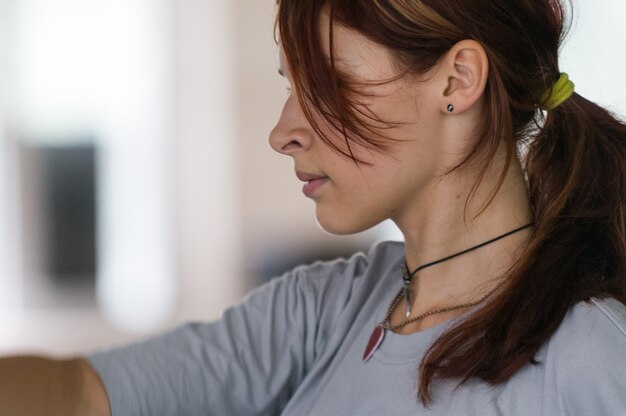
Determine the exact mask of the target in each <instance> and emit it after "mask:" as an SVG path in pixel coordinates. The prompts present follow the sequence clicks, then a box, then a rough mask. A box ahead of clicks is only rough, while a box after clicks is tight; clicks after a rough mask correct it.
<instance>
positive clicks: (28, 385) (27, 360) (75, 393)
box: [0, 356, 111, 416]
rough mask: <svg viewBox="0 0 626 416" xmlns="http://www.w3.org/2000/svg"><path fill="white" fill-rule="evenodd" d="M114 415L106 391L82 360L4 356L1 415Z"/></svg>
mask: <svg viewBox="0 0 626 416" xmlns="http://www.w3.org/2000/svg"><path fill="white" fill-rule="evenodd" d="M43 414H45V415H49V416H56V415H59V416H61V415H63V416H74V415H76V416H79V415H80V416H110V415H111V408H110V406H109V400H108V398H107V394H106V391H105V389H104V387H103V385H102V383H101V382H100V379H99V378H98V376H97V375H96V373H95V371H94V370H93V369H92V367H91V366H90V365H89V364H88V363H87V362H86V361H84V360H82V359H70V360H53V359H48V358H43V357H27V356H25V357H7V358H0V415H12V416H22V415H24V416H26V415H29V416H31V415H43Z"/></svg>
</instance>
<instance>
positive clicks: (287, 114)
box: [269, 23, 450, 234]
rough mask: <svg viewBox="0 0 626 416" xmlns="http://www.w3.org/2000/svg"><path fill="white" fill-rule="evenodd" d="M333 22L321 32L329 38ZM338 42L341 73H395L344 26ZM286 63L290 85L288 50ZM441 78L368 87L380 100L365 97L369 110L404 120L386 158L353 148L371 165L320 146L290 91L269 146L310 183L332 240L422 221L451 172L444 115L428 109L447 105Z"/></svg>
mask: <svg viewBox="0 0 626 416" xmlns="http://www.w3.org/2000/svg"><path fill="white" fill-rule="evenodd" d="M327 24H328V23H326V28H324V27H322V33H328V30H327ZM334 36H335V59H336V65H337V67H338V69H339V70H341V71H344V72H346V73H349V74H350V75H351V76H353V77H356V78H357V79H359V80H363V81H381V80H386V79H390V78H392V77H393V76H394V75H397V73H398V69H397V67H396V66H394V64H393V60H392V58H391V56H390V53H389V52H388V50H387V49H386V48H384V47H382V46H380V45H377V44H375V43H373V42H371V41H369V40H368V39H367V38H365V37H364V36H362V35H361V34H359V33H357V32H354V31H352V30H348V29H345V28H342V27H336V28H335V35H334ZM325 43H327V42H325ZM280 61H281V68H280V71H281V73H282V74H283V75H284V76H285V77H286V78H287V79H288V80H290V79H291V74H290V69H289V68H288V67H287V65H286V60H285V57H284V55H283V52H282V50H281V58H280ZM440 78H441V77H437V76H436V74H433V73H431V74H428V76H424V77H423V79H419V80H418V79H416V78H415V77H412V76H407V77H403V78H401V79H399V80H396V81H393V82H390V83H386V84H383V85H378V86H370V87H368V88H371V90H369V92H373V93H375V95H376V96H375V98H368V99H367V100H368V101H367V102H366V104H367V107H368V110H370V111H372V112H373V113H374V114H376V115H377V116H378V117H380V118H381V119H382V120H389V121H393V122H400V124H399V125H394V126H393V127H392V128H390V129H385V130H383V131H382V134H384V136H385V137H391V138H394V139H398V140H400V142H397V143H393V144H392V145H391V147H390V150H389V151H387V152H385V153H381V152H377V151H375V150H369V149H366V148H365V147H363V146H359V145H357V144H353V143H351V148H352V149H351V150H352V152H353V154H354V156H355V157H356V158H357V160H361V161H363V162H366V163H359V164H356V163H355V162H354V161H353V160H351V159H350V158H348V157H346V156H344V155H341V154H340V153H339V152H337V151H336V150H334V149H332V148H331V147H329V146H328V145H327V144H326V143H324V142H323V141H322V140H321V138H320V137H319V136H318V134H317V133H316V132H315V131H314V130H313V128H312V127H311V125H310V124H309V122H308V121H307V118H306V117H305V115H304V112H303V110H302V108H301V106H300V103H299V100H298V98H297V96H296V93H297V92H296V91H295V90H293V89H292V90H291V92H290V95H289V97H288V98H287V101H286V103H285V105H284V108H283V111H282V114H281V116H280V119H279V120H278V123H277V124H276V126H275V128H274V129H273V130H272V132H271V134H270V139H269V140H270V144H271V146H272V148H273V149H274V150H276V151H277V152H279V153H282V154H285V155H287V156H290V157H292V158H293V160H294V165H295V171H296V175H297V176H298V178H299V179H300V180H302V181H303V182H305V185H304V188H303V192H304V194H305V195H306V196H307V197H309V198H311V199H312V200H313V201H314V202H315V204H316V216H317V220H318V222H319V224H320V226H321V227H322V228H324V229H325V230H326V231H328V232H330V233H333V234H352V233H356V232H360V231H363V230H366V229H368V228H370V227H373V226H375V225H377V224H378V223H380V222H382V221H384V220H385V219H392V220H395V221H396V222H398V221H402V219H403V217H404V216H407V215H419V210H420V206H421V205H422V204H423V203H424V202H425V201H426V199H425V198H427V196H428V194H429V192H430V191H431V190H432V185H434V184H435V183H436V181H437V180H438V179H439V178H440V177H441V175H442V174H443V173H444V172H445V170H446V169H447V168H449V167H450V166H448V165H445V163H444V161H445V159H446V158H445V157H444V155H445V154H446V153H447V152H446V149H445V144H444V142H443V141H441V140H439V139H440V138H441V137H442V135H443V134H442V133H443V132H442V129H443V123H442V120H443V117H445V113H444V111H442V109H441V108H439V107H440V106H439V105H437V104H434V105H433V104H430V103H438V102H439V101H441V98H440V95H441V94H442V93H443V90H442V85H443V84H442V82H441V79H440ZM292 87H294V86H292ZM444 89H445V88H444ZM438 95H439V97H437V96H438ZM436 98H438V99H436ZM319 126H320V127H321V129H322V131H323V132H324V134H325V135H326V137H327V138H329V139H330V140H332V141H333V143H334V144H336V145H337V146H338V147H340V148H342V149H345V150H347V148H346V147H345V143H344V138H343V136H342V135H341V134H340V133H339V132H337V131H334V130H332V129H330V128H329V127H327V125H326V123H324V122H320V123H319ZM444 165H445V166H444Z"/></svg>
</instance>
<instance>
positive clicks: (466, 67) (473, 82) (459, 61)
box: [443, 39, 489, 113]
mask: <svg viewBox="0 0 626 416" xmlns="http://www.w3.org/2000/svg"><path fill="white" fill-rule="evenodd" d="M443 64H444V66H445V67H444V68H443V69H444V71H445V73H446V75H447V83H446V88H445V90H444V93H443V99H444V102H445V103H444V106H443V108H444V109H445V108H447V106H448V105H449V104H453V105H454V109H455V110H454V112H455V113H460V112H463V111H465V110H467V109H469V108H471V107H472V106H473V105H474V104H475V103H476V102H478V101H479V100H480V98H481V97H482V96H483V93H484V92H485V88H486V86H487V78H488V76H489V59H488V58H487V53H486V52H485V49H484V48H483V47H482V45H481V44H480V43H478V42H476V41H474V40H469V39H468V40H463V41H461V42H459V43H457V44H456V45H454V46H453V47H452V49H450V51H448V53H447V54H446V57H445V59H444V60H443Z"/></svg>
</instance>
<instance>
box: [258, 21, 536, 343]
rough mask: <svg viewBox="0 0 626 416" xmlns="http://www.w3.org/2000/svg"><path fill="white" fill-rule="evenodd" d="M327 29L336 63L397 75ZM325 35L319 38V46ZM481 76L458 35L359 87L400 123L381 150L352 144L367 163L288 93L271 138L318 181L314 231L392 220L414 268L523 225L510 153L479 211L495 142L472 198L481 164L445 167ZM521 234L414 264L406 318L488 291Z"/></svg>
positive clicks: (344, 34)
mask: <svg viewBox="0 0 626 416" xmlns="http://www.w3.org/2000/svg"><path fill="white" fill-rule="evenodd" d="M322 25H323V27H322V29H323V30H322V33H327V32H328V19H323V20H322ZM334 29H335V45H334V47H335V58H336V59H337V62H338V64H337V66H338V69H339V70H341V71H344V72H346V73H349V74H351V75H352V76H354V77H356V78H357V79H359V80H362V81H382V80H386V79H390V78H392V77H393V76H394V75H396V74H397V73H398V66H397V64H396V62H394V60H393V57H392V56H391V54H390V52H389V51H388V50H387V49H386V48H384V47H382V46H380V45H377V44H375V43H373V42H371V41H370V40H368V39H367V38H366V37H364V36H363V35H361V34H359V33H358V32H355V31H353V30H350V29H347V28H344V27H341V26H336V27H335V28H334ZM327 42H328V39H325V42H324V44H327ZM280 61H281V68H280V72H281V73H282V74H284V75H285V77H286V78H287V79H288V80H290V79H291V74H290V69H289V68H288V66H287V64H286V59H285V57H284V54H283V52H282V51H281V59H280ZM488 71H489V62H488V59H487V56H486V53H485V51H484V49H483V48H482V46H481V45H480V44H479V43H477V42H475V41H472V40H465V41H462V42H459V43H458V44H457V45H455V46H454V47H453V48H452V49H451V50H450V51H449V52H448V53H447V54H446V55H445V56H444V57H443V59H441V60H440V62H439V63H438V64H437V65H436V66H435V67H434V68H433V69H432V70H431V71H429V73H427V74H421V75H415V76H407V77H403V78H401V79H399V80H396V81H393V82H390V83H387V84H385V85H381V86H370V87H368V92H373V93H375V94H376V96H375V97H374V98H368V100H367V102H366V105H367V109H368V110H369V111H371V112H373V113H374V114H376V115H378V116H379V117H381V119H383V120H392V121H394V122H395V121H401V122H402V124H401V125H399V126H394V127H393V128H391V129H388V130H385V136H386V137H390V138H393V139H399V140H400V141H399V142H397V143H395V142H394V144H393V147H392V150H391V151H390V152H388V153H385V154H383V153H380V152H374V151H371V150H368V149H366V148H363V147H360V146H353V148H352V150H353V152H354V153H355V155H356V157H357V158H358V159H360V160H363V161H365V162H367V163H368V165H365V164H359V165H357V164H355V163H354V161H352V160H350V159H349V158H346V157H345V156H343V155H341V154H339V153H338V152H337V151H335V150H333V149H331V148H330V147H329V146H328V145H326V144H325V143H324V142H323V141H322V140H321V139H320V137H319V136H318V135H317V134H316V132H315V131H314V130H313V129H312V128H311V126H310V124H309V123H308V121H307V119H306V117H305V116H304V113H303V111H302V108H301V107H300V104H299V101H298V99H297V96H296V94H297V91H295V90H293V89H292V90H291V93H290V96H289V97H288V99H287V101H286V103H285V105H284V108H283V111H282V114H281V116H280V119H279V120H278V122H277V124H276V126H275V128H274V129H273V131H272V132H271V134H270V138H269V141H270V145H271V146H272V148H273V149H274V150H276V151H277V152H279V153H281V154H284V155H287V156H289V157H291V158H292V159H293V161H294V165H295V170H296V172H299V173H302V172H306V173H310V174H314V175H317V176H322V177H324V178H325V179H324V180H323V183H322V186H320V187H319V188H318V189H317V190H316V191H315V192H314V193H313V195H311V198H312V200H313V201H314V202H315V205H316V217H317V221H318V222H319V224H320V226H321V227H322V228H323V229H324V230H326V231H328V232H329V233H333V234H351V233H356V232H360V231H363V230H366V229H368V228H370V227H372V226H374V225H376V224H378V223H380V222H382V221H384V220H386V219H391V220H392V221H394V222H395V224H396V225H397V226H398V227H399V229H400V230H401V232H402V233H403V235H404V238H405V247H406V249H405V250H406V258H407V262H408V265H409V267H410V268H411V269H414V268H416V267H417V266H419V265H421V264H425V263H428V262H430V261H433V260H437V259H439V258H442V257H445V256H448V255H450V254H452V253H455V252H458V251H461V250H464V249H466V248H468V247H472V246H474V245H477V244H480V243H481V242H483V241H486V240H489V239H491V238H493V237H495V236H498V235H501V234H503V233H505V232H507V231H509V230H512V229H514V228H517V227H519V226H521V225H525V224H528V223H530V222H532V213H531V208H530V203H529V200H528V196H527V190H526V185H525V182H524V179H523V174H522V169H521V166H520V163H519V161H518V160H517V159H516V160H515V161H514V163H513V165H512V166H511V167H510V168H509V170H508V171H507V175H506V178H505V181H504V184H503V185H502V187H501V188H500V189H499V191H498V192H497V194H496V196H495V198H494V200H493V201H492V202H491V203H490V204H489V205H488V206H487V208H486V209H485V210H484V212H482V213H480V212H481V210H482V208H483V206H484V204H485V202H486V201H487V200H488V198H489V196H490V195H491V193H492V191H493V190H494V189H496V184H497V180H498V178H499V175H500V173H501V171H502V168H503V163H504V149H503V148H502V149H500V150H499V152H498V154H497V155H496V157H495V158H494V160H493V161H492V163H491V164H490V168H489V171H488V172H487V175H486V177H485V178H484V180H483V181H482V182H481V185H480V187H479V188H478V190H477V192H476V194H475V196H474V197H473V198H472V199H468V198H469V196H470V195H469V193H470V189H471V188H472V185H473V184H474V183H475V182H476V178H477V173H478V170H479V168H480V167H481V166H480V165H479V164H478V162H476V163H470V164H467V165H465V166H463V167H462V168H460V169H458V170H456V171H454V172H453V173H449V172H450V168H452V167H453V166H456V165H457V164H458V163H459V162H460V161H461V160H462V159H463V156H464V155H466V154H467V151H468V149H470V148H471V146H472V145H473V144H474V143H475V142H476V141H477V140H478V139H479V137H478V136H477V135H476V133H475V132H476V131H478V129H479V127H480V120H481V118H482V116H483V112H484V111H485V105H484V93H485V87H486V83H487V77H488ZM448 104H453V105H454V112H452V113H450V112H448V110H447V106H448ZM321 125H322V126H323V125H324V124H323V123H322V124H321ZM324 134H325V135H326V136H327V137H329V138H331V139H332V140H333V141H334V143H336V144H337V145H339V146H342V137H341V135H340V134H338V132H336V131H332V130H329V129H328V128H327V127H326V128H325V130H324ZM501 147H503V146H501ZM467 201H469V202H468V203H467V204H466V202H467ZM479 213H480V215H478V214H479ZM529 233H530V230H527V231H524V232H521V233H518V234H516V235H514V236H511V237H508V238H506V239H504V240H501V241H499V242H497V243H495V244H492V245H489V246H486V247H484V248H482V249H480V250H477V251H475V252H472V253H469V254H466V255H464V256H461V257H458V258H456V259H454V260H451V261H448V262H445V263H442V264H440V265H438V266H435V267H432V268H428V269H424V270H423V271H422V272H420V273H419V275H418V277H417V278H415V279H413V281H412V283H411V291H412V292H413V296H412V299H413V311H414V312H413V315H412V316H415V315H417V314H420V313H422V312H425V311H428V310H431V309H435V308H441V307H445V306H449V305H454V304H459V303H466V302H470V301H473V300H476V299H479V298H481V297H482V296H483V295H484V294H485V293H488V292H489V291H490V290H491V289H492V288H494V287H496V286H497V284H498V283H499V281H500V280H501V278H502V275H503V274H504V273H505V272H506V271H507V270H508V269H509V268H510V267H511V266H512V265H513V263H514V262H515V260H516V259H517V258H518V257H519V255H520V252H521V250H523V248H524V246H525V244H526V243H527V240H528V237H529ZM398 279H400V276H399V277H398ZM381 301H382V302H389V300H388V299H384V300H381ZM400 306H401V307H399V308H397V309H396V312H397V313H394V315H393V316H392V323H397V322H401V321H402V320H403V319H404V316H403V313H402V311H403V310H404V305H403V304H401V305H400ZM461 313H463V311H457V312H452V313H448V314H443V315H435V316H432V317H430V318H427V319H425V320H423V321H420V322H418V323H416V324H412V325H409V326H407V327H405V328H403V329H402V330H401V331H400V332H402V333H410V332H415V331H418V330H420V329H424V328H428V327H432V326H434V325H437V324H439V323H441V322H442V321H445V320H447V319H450V318H452V317H454V316H456V315H458V314H461Z"/></svg>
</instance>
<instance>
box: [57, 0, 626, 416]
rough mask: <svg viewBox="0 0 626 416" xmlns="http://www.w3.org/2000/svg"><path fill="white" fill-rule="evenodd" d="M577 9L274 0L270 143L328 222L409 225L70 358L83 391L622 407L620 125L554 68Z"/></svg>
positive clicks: (338, 228)
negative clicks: (277, 92) (218, 313)
mask: <svg viewBox="0 0 626 416" xmlns="http://www.w3.org/2000/svg"><path fill="white" fill-rule="evenodd" d="M563 14H564V13H563V9H562V5H561V4H560V3H559V2H558V1H557V0H537V1H533V2H529V1H522V0H506V1H504V0H502V1H478V0H476V1H462V2H461V1H452V0H437V1H435V0H412V1H406V0H389V1H385V2H380V1H375V0H374V1H370V2H343V1H338V0H337V1H332V0H328V1H314V0H308V1H304V0H279V1H278V18H277V29H278V30H277V34H278V41H279V46H280V50H281V68H280V72H281V73H282V74H283V75H284V76H285V77H286V78H287V79H288V80H289V82H290V84H291V91H290V95H289V97H288V99H287V102H286V104H285V107H284V110H283V113H282V115H281V117H280V120H279V121H278V123H277V125H276V127H275V129H274V130H273V131H272V133H271V137H270V144H271V146H272V147H273V148H274V149H275V150H276V151H278V152H280V153H283V154H285V155H288V156H289V157H292V158H293V160H294V163H295V169H296V175H297V176H298V177H299V178H300V179H301V180H302V181H304V182H306V183H305V185H304V188H303V191H304V193H305V195H306V196H307V197H310V198H311V199H313V201H314V202H315V204H316V215H317V220H318V222H319V224H320V225H321V226H322V227H323V228H324V229H325V230H327V231H329V232H331V233H335V234H348V233H354V232H359V231H362V230H365V229H367V228H369V227H372V226H373V225H375V224H378V223H379V222H381V221H383V220H385V219H392V220H393V221H394V222H395V223H396V224H397V225H398V227H399V228H400V230H401V231H402V232H403V234H404V237H405V243H404V244H400V243H382V244H379V245H376V246H375V247H373V248H372V249H371V251H370V252H369V253H368V254H367V255H362V254H357V255H355V256H354V257H352V258H350V259H348V260H337V261H335V262H330V263H316V264H313V265H311V266H303V267H299V268H297V269H295V270H294V271H292V272H290V273H287V274H286V275H285V276H283V277H281V278H279V279H276V280H274V281H272V282H271V283H270V284H268V285H266V286H264V287H262V288H260V289H258V290H257V291H255V292H254V293H252V294H251V295H250V296H249V297H248V298H247V299H246V300H245V301H244V302H243V303H242V304H241V305H239V306H236V307H234V308H232V309H230V310H228V311H226V312H225V313H224V316H223V317H222V318H221V319H220V320H219V321H218V322H215V323H211V324H203V325H188V326H185V327H182V328H179V329H178V330H176V331H174V332H173V333H170V334H168V335H165V336H163V337H160V338H157V339H154V340H151V341H147V342H144V343H141V344H137V345H133V346H129V347H125V348H121V349H117V350H112V351H108V352H101V353H96V354H93V355H91V356H89V357H88V361H74V362H71V363H66V364H65V365H66V367H65V368H66V369H67V368H69V367H70V366H71V365H73V366H74V367H73V368H74V369H75V370H73V373H74V374H77V375H80V376H81V377H83V378H82V380H83V381H82V384H80V383H79V382H78V381H77V382H76V383H77V385H81V386H82V387H81V391H83V392H85V393H84V394H81V396H82V397H86V398H88V399H89V400H87V402H91V403H96V401H95V400H96V399H97V400H99V401H100V402H99V403H100V404H98V405H94V407H95V409H96V410H94V413H93V414H98V413H96V411H101V412H102V414H107V412H110V411H111V409H112V414H113V415H117V414H119V415H157V414H158V415H183V414H184V415H199V414H216V415H252V414H254V415H276V414H282V415H329V414H332V415H356V414H358V415H381V414H392V415H431V414H432V415H442V414H445V415H459V414H462V415H481V416H488V415H502V414H505V415H515V414H519V415H529V414H533V415H534V414H546V415H559V414H563V415H564V414H567V415H590V414H593V415H618V414H619V415H621V414H626V394H624V391H625V390H626V380H625V379H624V377H623V374H626V359H625V358H624V357H626V307H625V306H624V304H625V302H626V288H625V284H626V273H625V272H626V271H625V270H624V269H625V266H626V236H625V231H626V230H625V225H624V221H625V218H626V211H625V202H626V201H625V199H624V196H625V194H626V193H625V191H626V187H625V179H626V175H625V173H626V154H625V150H626V146H625V143H626V126H625V125H624V124H623V123H622V122H620V121H618V120H616V119H615V118H614V117H613V116H611V115H610V114H609V113H608V112H607V111H606V110H604V109H602V108H600V107H598V106H597V105H595V104H593V103H591V102H589V101H588V100H586V99H584V98H583V97H581V96H580V95H578V94H576V93H575V92H574V86H573V83H572V82H571V81H569V79H568V77H567V76H566V75H565V74H562V73H560V70H559V66H558V48H559V43H560V41H561V39H562V35H563V20H564V17H563ZM66 373H71V371H70V370H66ZM48 374H52V372H50V373H48ZM55 374H57V377H59V378H62V376H61V375H59V374H61V372H57V373H55ZM96 374H97V375H96ZM66 379H70V377H69V376H67V377H66ZM76 380H79V379H76ZM99 380H101V381H102V384H101V382H100V381H99ZM79 381H80V380H79ZM103 387H104V388H103ZM105 391H106V393H105ZM105 394H106V395H105ZM107 398H108V399H107ZM91 399H93V400H91ZM90 400H91V401H90ZM109 403H110V407H109ZM79 413H80V412H79ZM68 414H69V413H68ZM80 414H88V411H87V410H85V409H83V410H82V413H80Z"/></svg>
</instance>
